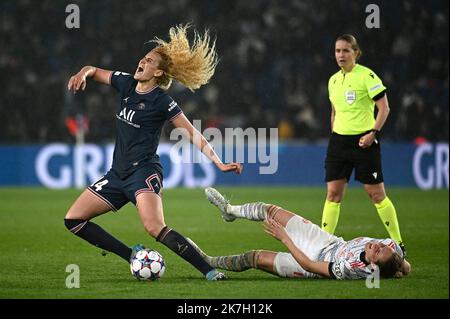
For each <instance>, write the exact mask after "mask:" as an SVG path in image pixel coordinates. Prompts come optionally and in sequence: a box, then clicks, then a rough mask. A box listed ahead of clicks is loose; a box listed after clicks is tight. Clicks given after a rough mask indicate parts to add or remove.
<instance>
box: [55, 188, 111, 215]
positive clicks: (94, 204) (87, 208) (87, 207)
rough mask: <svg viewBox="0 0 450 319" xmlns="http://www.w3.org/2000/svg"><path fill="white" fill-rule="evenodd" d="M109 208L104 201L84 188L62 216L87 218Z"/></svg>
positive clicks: (107, 210)
mask: <svg viewBox="0 0 450 319" xmlns="http://www.w3.org/2000/svg"><path fill="white" fill-rule="evenodd" d="M110 210H111V208H110V207H109V206H108V205H107V204H106V203H105V202H103V201H102V200H101V199H100V198H98V197H97V196H95V195H94V194H92V192H91V191H89V190H87V189H86V190H84V192H82V193H81V194H80V196H79V197H78V198H77V199H76V200H75V202H74V203H73V204H72V206H71V207H70V208H69V210H68V211H67V214H66V216H65V217H64V218H66V219H83V220H89V219H92V218H94V217H97V216H99V215H102V214H104V213H107V212H109V211H110Z"/></svg>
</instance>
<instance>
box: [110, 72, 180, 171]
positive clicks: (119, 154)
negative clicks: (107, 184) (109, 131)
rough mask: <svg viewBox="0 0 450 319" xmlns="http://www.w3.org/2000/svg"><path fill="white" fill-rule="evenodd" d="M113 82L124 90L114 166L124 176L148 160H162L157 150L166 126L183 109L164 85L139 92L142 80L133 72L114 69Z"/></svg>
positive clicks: (121, 98)
mask: <svg viewBox="0 0 450 319" xmlns="http://www.w3.org/2000/svg"><path fill="white" fill-rule="evenodd" d="M110 83H111V86H112V87H114V88H115V89H116V90H117V91H119V93H120V103H119V105H118V107H117V109H116V127H117V136H116V145H115V148H114V156H113V164H112V169H113V170H114V171H115V172H116V173H117V174H118V176H119V177H120V178H122V179H123V178H125V177H127V176H129V175H130V174H131V173H133V172H134V171H135V170H136V169H137V168H139V167H140V166H141V165H143V164H144V163H148V162H150V163H159V156H158V155H157V154H156V149H157V148H158V144H159V138H160V136H161V130H162V127H163V125H164V123H165V122H166V121H170V120H172V119H174V118H175V117H177V116H178V115H180V114H181V113H182V111H181V109H180V107H179V106H178V104H177V103H176V102H175V101H174V100H173V99H172V98H171V97H170V96H169V95H167V93H166V92H165V91H164V90H162V89H161V88H160V87H154V88H153V89H150V90H149V91H147V92H137V91H136V85H137V83H138V82H137V81H136V80H135V79H134V78H133V76H132V75H130V74H127V73H123V72H113V73H112V75H111V79H110Z"/></svg>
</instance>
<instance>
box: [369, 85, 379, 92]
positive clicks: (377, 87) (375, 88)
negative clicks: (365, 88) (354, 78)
mask: <svg viewBox="0 0 450 319" xmlns="http://www.w3.org/2000/svg"><path fill="white" fill-rule="evenodd" d="M380 87H381V84H377V85H374V86H372V87H371V88H370V89H369V91H375V90H377V89H379V88H380Z"/></svg>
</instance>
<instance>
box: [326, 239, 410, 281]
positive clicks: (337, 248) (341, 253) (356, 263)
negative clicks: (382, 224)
mask: <svg viewBox="0 0 450 319" xmlns="http://www.w3.org/2000/svg"><path fill="white" fill-rule="evenodd" d="M372 241H376V242H379V243H383V244H385V245H387V246H390V247H392V248H393V249H394V250H395V251H396V252H397V253H398V254H400V256H402V257H403V252H402V250H401V248H400V246H399V245H398V244H396V243H395V242H394V241H393V240H392V239H389V238H386V239H375V238H369V237H358V238H355V239H352V240H349V241H344V240H338V241H335V242H334V243H332V244H330V245H329V246H327V247H325V248H324V249H323V250H322V251H321V252H320V254H319V257H318V260H320V261H328V262H330V263H332V265H331V267H330V271H331V272H332V273H333V275H334V276H335V277H336V279H364V278H367V276H369V275H370V274H372V270H373V268H372V267H371V266H370V264H369V265H368V264H366V263H365V261H364V260H361V259H364V258H361V253H363V252H364V247H365V245H366V244H367V243H369V242H372Z"/></svg>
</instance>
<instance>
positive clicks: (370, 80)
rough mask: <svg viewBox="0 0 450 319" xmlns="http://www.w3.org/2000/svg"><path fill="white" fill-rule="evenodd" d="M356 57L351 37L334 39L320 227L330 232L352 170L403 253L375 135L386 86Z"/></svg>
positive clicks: (384, 106) (384, 113)
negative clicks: (325, 192) (329, 132)
mask: <svg viewBox="0 0 450 319" xmlns="http://www.w3.org/2000/svg"><path fill="white" fill-rule="evenodd" d="M360 56H361V49H360V47H359V45H358V42H357V40H356V39H355V37H354V36H352V35H350V34H344V35H342V36H340V37H338V38H337V40H336V43H335V57H336V62H337V64H338V66H339V67H340V70H339V71H338V72H336V73H335V74H333V75H332V76H331V77H330V79H329V81H328V94H329V99H330V101H331V128H332V134H331V138H330V141H329V144H328V149H327V156H326V159H325V170H326V178H325V179H326V182H327V198H326V201H325V204H324V208H323V214H322V229H324V230H326V231H327V232H329V233H331V234H333V233H334V231H335V229H336V226H337V223H338V220H339V213H340V205H341V201H342V198H343V196H344V192H345V189H346V187H347V184H348V181H349V179H350V176H351V174H352V172H353V170H354V171H355V180H357V181H359V182H361V183H362V184H363V185H364V189H365V190H366V192H367V194H368V195H369V197H370V199H371V200H372V202H373V203H374V205H375V208H376V209H377V211H378V214H379V216H380V218H381V221H382V222H383V225H384V226H385V227H386V230H387V231H388V233H389V236H390V237H391V238H392V239H393V240H395V241H396V242H397V243H398V244H399V245H400V247H402V249H403V250H405V246H404V243H403V241H402V237H401V235H400V228H399V225H398V220H397V214H396V211H395V207H394V205H393V204H392V202H391V200H390V199H389V198H388V197H387V196H386V191H385V188H384V183H383V172H382V169H381V153H380V131H381V129H382V127H383V125H384V123H385V121H386V119H387V117H388V114H389V103H388V99H387V95H386V87H385V86H384V85H383V83H382V81H381V79H380V78H379V77H378V76H377V75H376V74H375V73H374V72H373V71H372V70H370V69H369V68H367V67H365V66H362V65H360V64H358V63H357V61H358V59H359V57H360ZM375 105H376V107H377V110H378V114H377V116H376V118H375V116H374V111H375Z"/></svg>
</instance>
